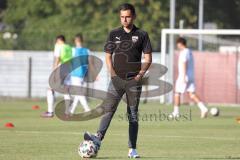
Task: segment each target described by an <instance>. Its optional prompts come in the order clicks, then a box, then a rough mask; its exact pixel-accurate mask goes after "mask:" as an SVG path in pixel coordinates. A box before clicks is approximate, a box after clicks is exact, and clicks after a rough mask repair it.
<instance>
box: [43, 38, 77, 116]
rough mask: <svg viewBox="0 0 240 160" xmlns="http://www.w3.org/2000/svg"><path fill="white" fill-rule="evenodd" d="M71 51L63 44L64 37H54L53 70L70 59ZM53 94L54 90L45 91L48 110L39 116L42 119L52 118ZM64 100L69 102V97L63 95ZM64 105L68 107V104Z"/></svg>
mask: <svg viewBox="0 0 240 160" xmlns="http://www.w3.org/2000/svg"><path fill="white" fill-rule="evenodd" d="M71 50H72V48H71V47H70V46H69V45H67V44H65V37H64V36H63V35H59V36H57V37H56V43H55V47H54V64H53V70H55V69H56V68H57V67H58V66H59V65H60V64H61V63H64V62H66V61H68V60H69V59H71V58H72V53H71V52H72V51H71ZM54 94H55V92H54V90H53V89H52V88H48V90H47V104H48V109H47V111H46V112H44V113H43V114H42V115H41V116H42V117H43V118H52V117H53V116H54V102H55V96H54ZM64 99H65V100H70V96H69V95H68V94H66V95H64ZM66 102H67V101H66ZM66 102H65V103H66ZM66 105H68V106H69V105H70V104H66ZM66 108H67V107H66Z"/></svg>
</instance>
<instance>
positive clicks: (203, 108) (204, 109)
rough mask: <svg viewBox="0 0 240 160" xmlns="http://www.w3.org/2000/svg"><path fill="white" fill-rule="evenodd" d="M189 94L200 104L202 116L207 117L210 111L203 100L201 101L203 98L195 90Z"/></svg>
mask: <svg viewBox="0 0 240 160" xmlns="http://www.w3.org/2000/svg"><path fill="white" fill-rule="evenodd" d="M188 95H189V97H190V98H191V99H192V100H193V101H194V102H195V103H196V104H197V105H198V108H199V109H200V110H201V118H206V117H207V113H208V109H207V107H206V106H205V105H204V104H203V102H201V100H200V99H199V98H198V96H197V95H196V94H195V93H194V92H189V93H188Z"/></svg>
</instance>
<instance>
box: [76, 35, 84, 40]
mask: <svg viewBox="0 0 240 160" xmlns="http://www.w3.org/2000/svg"><path fill="white" fill-rule="evenodd" d="M75 38H77V39H80V40H81V41H83V35H82V34H81V33H78V34H76V35H75Z"/></svg>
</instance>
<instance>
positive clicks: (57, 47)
mask: <svg viewBox="0 0 240 160" xmlns="http://www.w3.org/2000/svg"><path fill="white" fill-rule="evenodd" d="M60 55H61V46H60V45H57V44H55V47H54V57H60Z"/></svg>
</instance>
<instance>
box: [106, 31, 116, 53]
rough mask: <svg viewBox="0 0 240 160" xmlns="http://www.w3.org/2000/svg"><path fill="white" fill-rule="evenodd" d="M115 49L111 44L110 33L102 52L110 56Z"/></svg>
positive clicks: (114, 45)
mask: <svg viewBox="0 0 240 160" xmlns="http://www.w3.org/2000/svg"><path fill="white" fill-rule="evenodd" d="M115 48H116V44H115V43H114V42H113V38H112V32H110V33H109V34H108V37H107V40H106V43H105V45H104V52H106V53H111V54H112V53H113V52H114V49H115Z"/></svg>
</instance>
